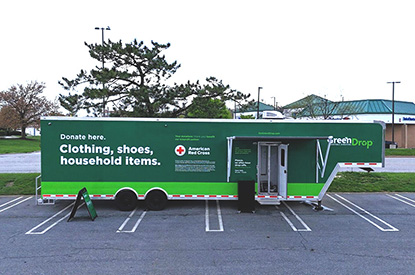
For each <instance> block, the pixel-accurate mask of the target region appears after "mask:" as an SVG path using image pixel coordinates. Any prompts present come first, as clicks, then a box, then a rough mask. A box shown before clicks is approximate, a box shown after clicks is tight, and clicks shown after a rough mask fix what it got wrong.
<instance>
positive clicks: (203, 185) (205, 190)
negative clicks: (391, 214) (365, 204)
mask: <svg viewBox="0 0 415 275" xmlns="http://www.w3.org/2000/svg"><path fill="white" fill-rule="evenodd" d="M323 186H324V183H288V186H287V195H288V196H318V194H319V193H320V191H321V189H322V188H323ZM84 187H85V188H86V189H87V190H88V193H90V194H100V195H111V194H112V195H113V194H115V193H116V192H117V191H118V190H120V189H122V188H132V189H134V190H136V191H137V193H138V194H145V193H146V192H147V191H148V190H149V189H151V188H157V187H158V188H161V189H163V190H165V191H166V192H167V193H168V194H170V195H173V194H180V195H187V194H189V195H238V184H237V183H236V182H42V195H43V194H59V195H70V194H75V195H76V194H78V192H79V190H81V189H82V188H84ZM255 190H257V189H256V187H255Z"/></svg>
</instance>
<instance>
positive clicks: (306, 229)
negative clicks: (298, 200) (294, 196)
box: [276, 201, 311, 231]
mask: <svg viewBox="0 0 415 275" xmlns="http://www.w3.org/2000/svg"><path fill="white" fill-rule="evenodd" d="M282 203H283V204H284V205H285V206H286V207H287V208H288V210H290V212H291V213H292V214H293V215H294V217H295V218H296V219H297V220H298V221H299V222H300V223H301V224H302V225H303V226H304V228H300V229H298V228H297V227H295V226H294V224H293V223H292V222H291V221H290V219H288V217H287V216H286V215H285V214H284V213H283V212H281V211H280V213H281V216H282V217H283V218H284V219H285V221H286V222H287V223H288V224H289V225H290V226H291V228H292V230H293V231H311V228H310V227H309V226H308V225H307V224H306V223H305V222H304V221H303V220H302V219H301V218H300V216H298V215H297V214H296V213H295V212H294V210H292V208H291V207H289V206H288V204H287V203H285V202H284V201H283V202H282ZM276 208H277V207H276ZM277 209H278V208H277Z"/></svg>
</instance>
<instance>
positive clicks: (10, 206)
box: [0, 196, 33, 213]
mask: <svg viewBox="0 0 415 275" xmlns="http://www.w3.org/2000/svg"><path fill="white" fill-rule="evenodd" d="M22 198H23V196H22V197H18V198H15V199H13V200H10V201H8V202H6V203H3V204H2V205H0V208H2V207H3V206H6V205H8V204H10V203H12V202H15V201H18V200H20V199H21V200H20V201H18V202H16V203H15V204H12V205H9V206H8V207H5V208H3V209H0V213H1V212H3V211H6V210H8V209H10V208H12V207H15V206H16V205H19V204H21V203H22V202H25V201H27V200H30V199H31V198H33V196H31V197H28V198H25V199H22Z"/></svg>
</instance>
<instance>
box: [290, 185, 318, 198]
mask: <svg viewBox="0 0 415 275" xmlns="http://www.w3.org/2000/svg"><path fill="white" fill-rule="evenodd" d="M323 186H324V183H288V185H287V195H288V196H318V195H319V194H320V191H321V189H322V188H323Z"/></svg>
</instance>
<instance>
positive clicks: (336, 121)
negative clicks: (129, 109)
mask: <svg viewBox="0 0 415 275" xmlns="http://www.w3.org/2000/svg"><path fill="white" fill-rule="evenodd" d="M41 120H72V121H92V120H95V121H149V122H228V123H229V122H231V123H256V122H262V123H267V122H268V123H316V122H317V123H318V122H320V123H345V124H350V123H379V121H354V120H291V119H283V120H275V119H274V120H273V119H213V118H212V119H207V118H147V117H66V116H46V117H41Z"/></svg>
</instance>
